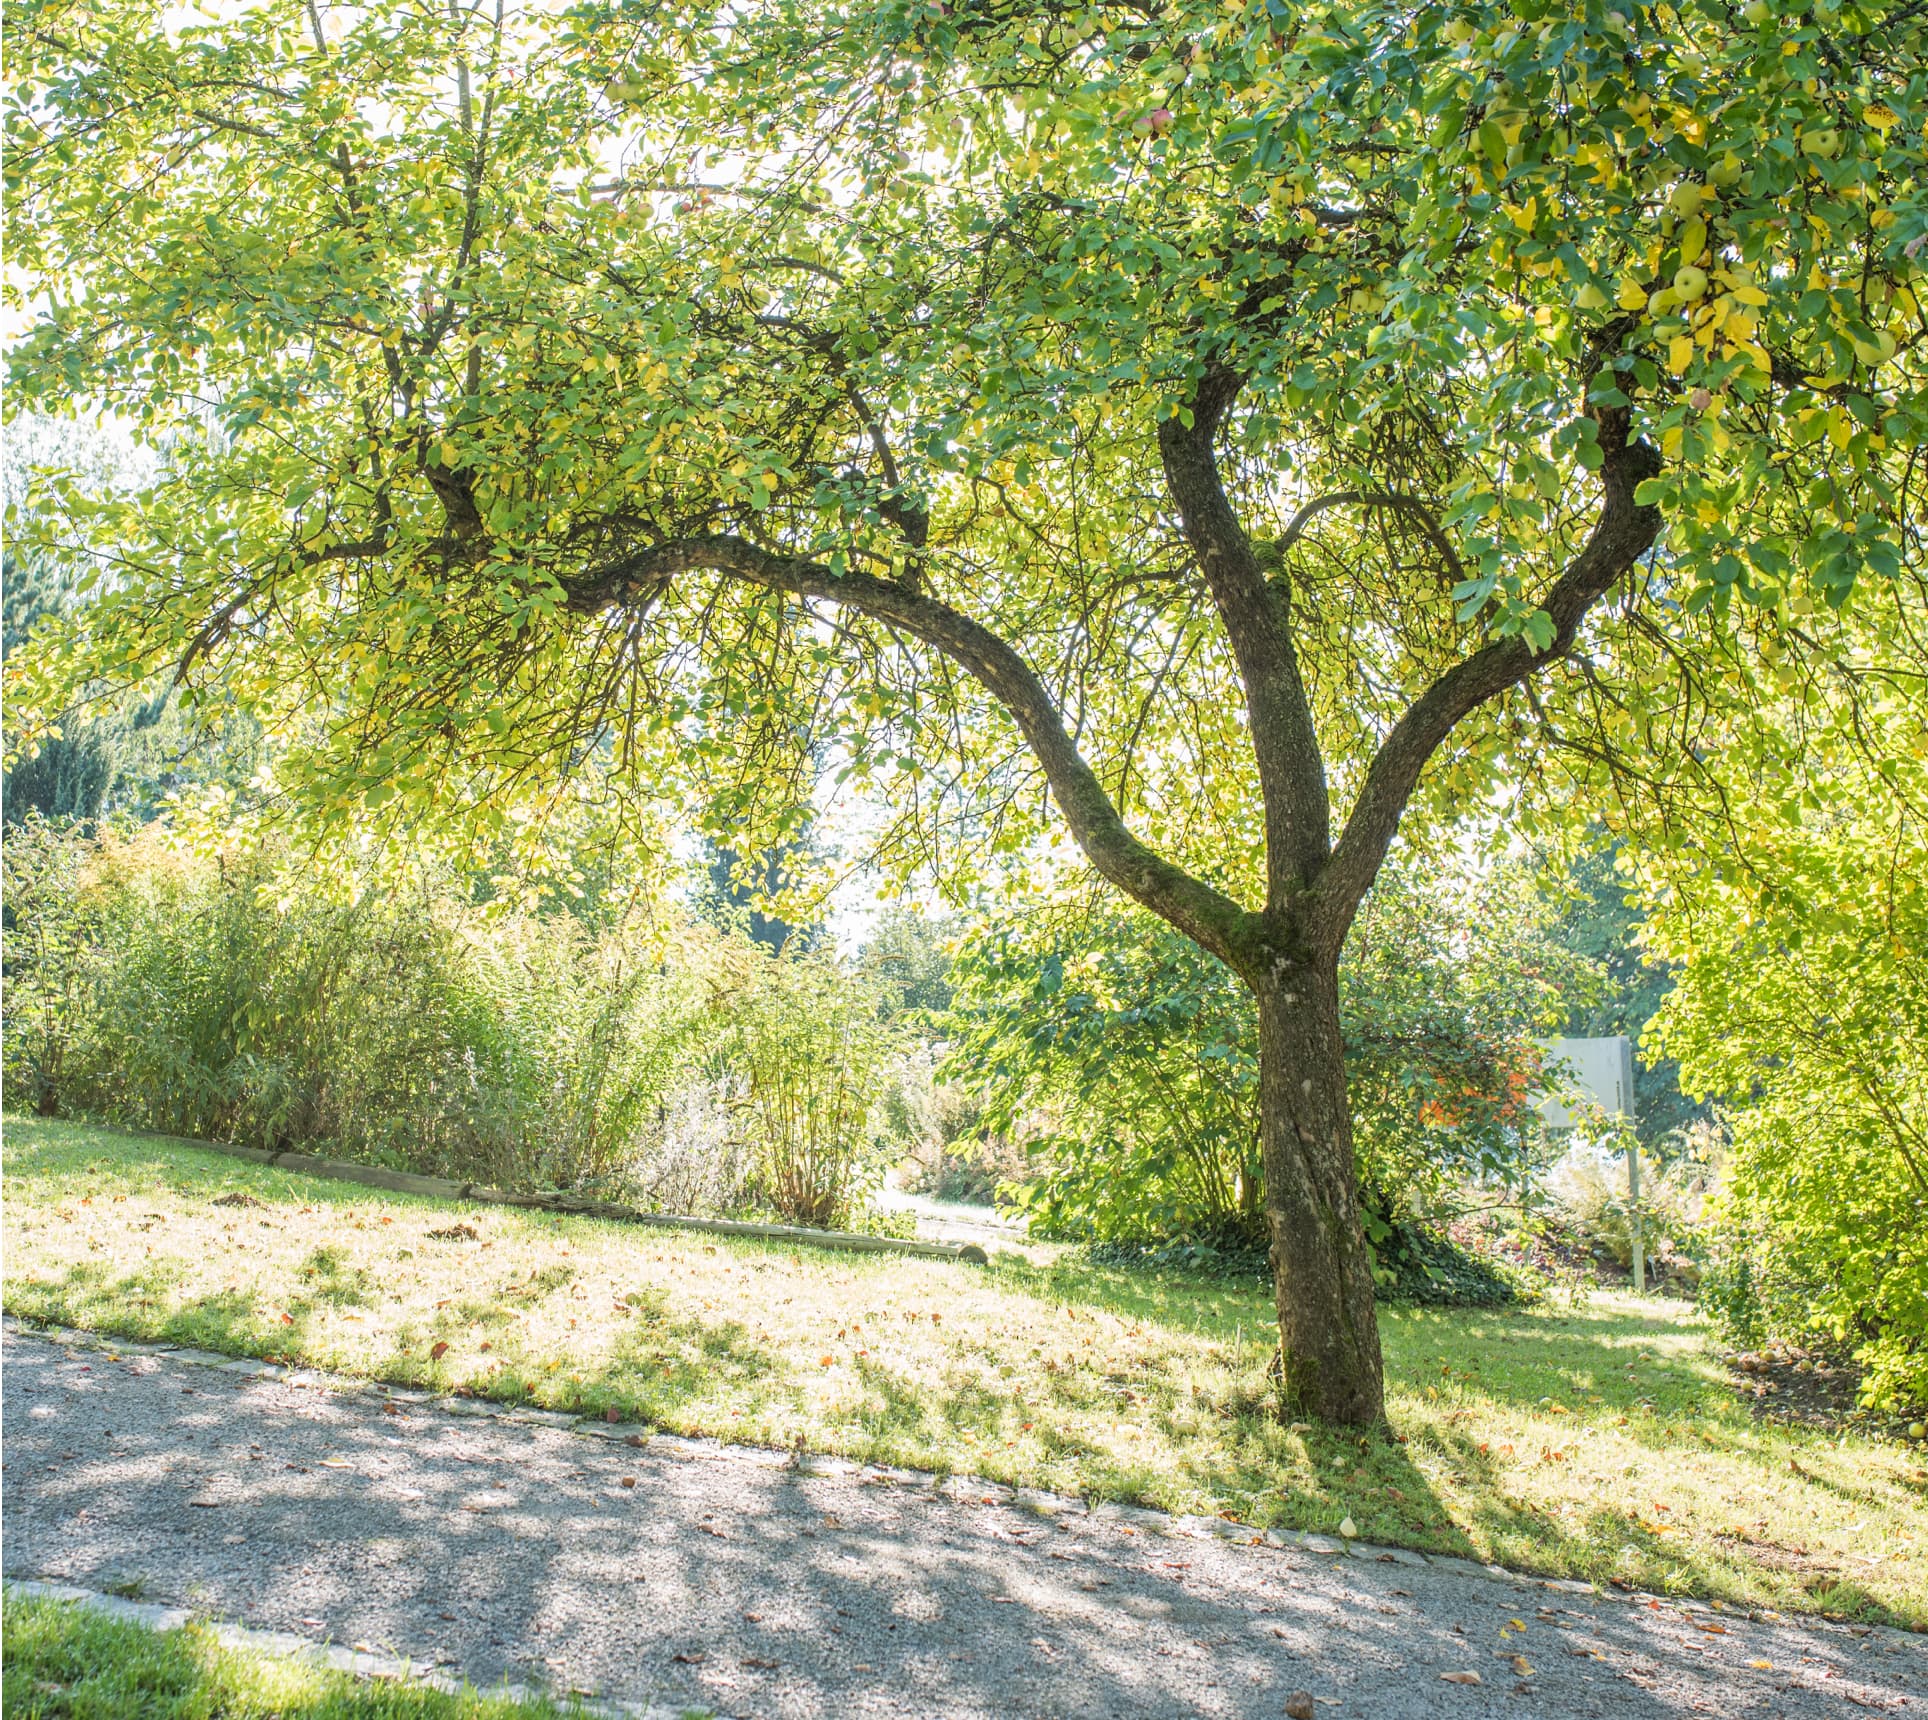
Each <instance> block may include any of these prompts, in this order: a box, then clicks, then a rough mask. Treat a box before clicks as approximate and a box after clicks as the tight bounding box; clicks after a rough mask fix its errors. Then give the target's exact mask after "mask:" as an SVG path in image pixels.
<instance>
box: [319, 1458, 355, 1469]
mask: <svg viewBox="0 0 1928 1720" xmlns="http://www.w3.org/2000/svg"><path fill="white" fill-rule="evenodd" d="M321 1466H322V1468H323V1469H353V1468H354V1467H355V1466H354V1465H353V1464H352V1463H350V1462H349V1461H348V1459H347V1458H345V1457H324V1458H323V1459H322V1460H321Z"/></svg>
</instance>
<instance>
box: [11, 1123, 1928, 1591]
mask: <svg viewBox="0 0 1928 1720" xmlns="http://www.w3.org/2000/svg"><path fill="white" fill-rule="evenodd" d="M4 1168H5V1173H6V1197H7V1198H6V1203H5V1243H6V1264H7V1277H6V1283H5V1305H6V1308H7V1310H8V1311H9V1312H10V1313H13V1314H16V1315H20V1316H22V1317H25V1318H29V1319H37V1320H44V1321H52V1322H60V1323H65V1324H69V1325H74V1326H82V1327H89V1328H92V1329H94V1330H96V1331H100V1332H106V1333H114V1334H118V1335H122V1336H128V1337H141V1338H157V1339H167V1340H170V1341H173V1342H177V1343H182V1344H193V1345H198V1346H200V1347H202V1348H205V1349H211V1350H220V1351H225V1352H228V1353H231V1354H235V1355H250V1356H271V1357H279V1358H285V1359H287V1360H290V1361H295V1362H300V1363H303V1364H306V1365H311V1366H316V1367H322V1368H329V1369H334V1370H337V1371H339V1372H342V1373H345V1374H351V1375H358V1376H362V1377H365V1378H373V1379H381V1380H387V1381H393V1382H398V1383H406V1384H409V1385H416V1386H430V1387H434V1388H436V1389H438V1390H443V1391H460V1392H468V1393H473V1394H475V1395H478V1396H484V1397H490V1398H495V1399H499V1400H502V1401H505V1402H526V1403H534V1404H538V1405H542V1406H545V1407H549V1408H555V1409H567V1410H575V1411H580V1412H582V1413H585V1414H599V1415H600V1414H605V1413H607V1412H610V1411H613V1412H615V1415H616V1417H617V1418H619V1419H623V1420H635V1421H638V1422H644V1423H649V1424H652V1425H654V1426H657V1427H661V1428H665V1429H668V1430H671V1431H674V1432H678V1433H688V1434H712V1435H717V1436H720V1437H723V1438H726V1439H734V1440H742V1441H749V1442H754V1443H759V1444H766V1445H778V1446H793V1445H802V1446H805V1447H808V1448H810V1449H813V1450H818V1451H827V1452H838V1453H843V1454H845V1455H848V1456H851V1457H856V1458H862V1459H866V1460H871V1461H877V1462H885V1463H898V1464H906V1465H912V1466H916V1467H921V1468H929V1469H937V1470H956V1471H970V1472H973V1473H976V1474H979V1475H984V1476H988V1477H991V1478H994V1479H997V1480H1001V1481H1007V1482H1013V1483H1022V1484H1028V1485H1033V1486H1042V1487H1050V1488H1055V1489H1059V1490H1062V1491H1066V1492H1076V1493H1081V1494H1083V1495H1085V1496H1086V1497H1087V1498H1092V1499H1100V1498H1103V1499H1119V1500H1126V1501H1134V1502H1139V1503H1145V1504H1155V1505H1160V1506H1165V1507H1169V1508H1171V1509H1173V1510H1179V1511H1191V1512H1201V1513H1218V1514H1225V1515H1229V1516H1235V1517H1237V1518H1238V1519H1239V1520H1241V1521H1243V1522H1249V1523H1251V1524H1254V1525H1256V1526H1278V1527H1289V1528H1304V1529H1316V1530H1321V1531H1325V1532H1327V1533H1331V1532H1333V1531H1335V1530H1336V1529H1337V1528H1338V1527H1339V1525H1340V1523H1341V1522H1342V1521H1343V1520H1344V1519H1345V1518H1347V1517H1350V1518H1351V1519H1352V1520H1353V1523H1354V1525H1355V1527H1356V1529H1357V1532H1358V1534H1359V1535H1360V1536H1361V1537H1362V1538H1364V1539H1366V1540H1371V1541H1381V1542H1386V1543H1391V1544H1397V1545H1403V1546H1411V1547H1419V1548H1424V1549H1427V1550H1430V1551H1436V1552H1446V1553H1456V1554H1461V1555H1464V1556H1468V1557H1472V1558H1477V1559H1481V1560H1493V1561H1498V1562H1500V1563H1503V1564H1507V1565H1511V1566H1514V1567H1516V1568H1520V1569H1525V1570H1531V1571H1536V1572H1540V1573H1543V1574H1546V1575H1558V1576H1577V1577H1586V1578H1590V1579H1593V1580H1595V1581H1601V1582H1605V1581H1615V1580H1617V1581H1621V1582H1626V1583H1631V1584H1634V1585H1636V1586H1639V1587H1642V1588H1649V1589H1654V1590H1659V1591H1672V1592H1683V1593H1687V1592H1691V1593H1697V1594H1701V1595H1705V1596H1709V1597H1714V1598H1722V1599H1727V1600H1732V1601H1736V1602H1746V1603H1752V1604H1755V1605H1766V1606H1772V1607H1782V1608H1787V1609H1797V1608H1798V1609H1820V1610H1825V1611H1828V1612H1835V1613H1842V1614H1848V1615H1851V1616H1856V1617H1862V1618H1870V1619H1873V1618H1886V1619H1890V1620H1893V1621H1896V1622H1900V1623H1905V1624H1909V1625H1912V1626H1915V1627H1917V1628H1923V1627H1928V1470H1924V1469H1923V1467H1922V1466H1921V1459H1920V1457H1919V1455H1918V1454H1913V1453H1911V1452H1909V1451H1908V1450H1906V1449H1905V1448H1902V1447H1899V1446H1896V1445H1893V1444H1888V1443H1884V1442H1881V1441H1878V1440H1874V1439H1870V1438H1866V1437H1863V1436H1860V1435H1855V1434H1844V1435H1835V1434H1828V1433H1824V1432H1821V1431H1818V1430H1814V1429H1806V1428H1785V1427H1777V1426H1769V1425H1766V1424H1763V1423H1761V1422H1759V1421H1757V1420H1755V1419H1754V1417H1753V1416H1752V1414H1751V1413H1750V1411H1749V1409H1748V1408H1747V1407H1746V1406H1745V1405H1744V1404H1743V1402H1742V1401H1741V1400H1740V1399H1739V1398H1738V1397H1737V1396H1736V1395H1735V1394H1734V1392H1733V1391H1732V1389H1731V1387H1730V1385H1729V1383H1728V1380H1727V1376H1726V1372H1725V1370H1724V1369H1723V1368H1722V1366H1721V1365H1720V1363H1719V1361H1718V1360H1717V1358H1716V1356H1715V1355H1714V1354H1713V1352H1712V1349H1711V1346H1710V1343H1709V1338H1708V1334H1707V1331H1706V1329H1705V1327H1704V1326H1703V1324H1702V1323H1701V1321H1700V1320H1699V1319H1698V1317H1697V1316H1696V1315H1695V1313H1694V1312H1693V1310H1692V1309H1691V1308H1690V1307H1688V1306H1687V1305H1685V1304H1683V1303H1679V1302H1671V1301H1661V1300H1635V1299H1633V1298H1631V1297H1627V1296H1622V1295H1614V1294H1605V1293H1598V1294H1596V1295H1594V1296H1593V1297H1592V1299H1591V1300H1588V1301H1585V1302H1583V1303H1582V1304H1580V1305H1579V1306H1576V1307H1569V1306H1567V1305H1566V1304H1565V1303H1564V1302H1560V1303H1558V1304H1555V1305H1549V1306H1547V1307H1543V1308H1537V1309H1530V1310H1518V1311H1481V1312H1440V1311H1433V1310H1420V1309H1404V1308H1394V1309H1388V1310H1385V1312H1384V1316H1383V1319H1384V1326H1383V1330H1384V1337H1385V1350H1386V1364H1387V1373H1388V1391H1389V1400H1390V1410H1391V1416H1392V1423H1393V1434H1392V1436H1391V1437H1387V1436H1384V1435H1374V1436H1371V1437H1361V1436H1358V1435H1356V1434H1354V1435H1348V1434H1343V1433H1340V1432H1336V1431H1332V1430H1326V1429H1320V1428H1310V1427H1306V1426H1303V1425H1297V1424H1295V1425H1291V1426H1285V1425H1281V1424H1280V1423H1279V1422H1278V1421H1277V1420H1276V1419H1275V1418H1274V1417H1272V1416H1271V1415H1270V1414H1269V1413H1268V1400H1267V1394H1266V1387H1265V1377H1264V1376H1265V1365H1266V1362H1267V1360H1268V1359H1269V1355H1270V1349H1269V1345H1270V1343H1271V1330H1270V1326H1269V1319H1268V1310H1267V1307H1266V1300H1265V1297H1264V1296H1263V1294H1262V1293H1261V1292H1260V1291H1259V1290H1258V1289H1257V1288H1256V1287H1255V1288H1252V1289H1249V1290H1248V1289H1245V1288H1241V1287H1235V1286H1232V1285H1228V1284H1226V1283H1223V1282H1218V1281H1213V1280H1208V1279H1201V1278H1193V1277H1188V1276H1182V1275H1162V1276H1161V1275H1139V1274H1130V1273H1125V1272H1119V1271H1110V1270H1103V1269H1099V1268H1095V1267H1092V1266H1090V1265H1087V1264H1084V1263H1081V1262H1079V1261H1076V1260H1075V1259H1067V1260H1063V1261H1059V1262H1057V1263H1055V1264H1053V1265H1051V1266H1039V1265H1032V1264H1029V1263H1027V1262H1024V1261H1020V1260H1018V1259H1016V1258H1015V1257H1003V1258H1000V1259H996V1260H994V1261H993V1262H992V1264H991V1265H990V1266H988V1267H971V1266H963V1265H953V1264H950V1263H948V1262H937V1261H928V1260H907V1259H902V1258H897V1257H891V1256H874V1255H872V1256H850V1255H842V1254H836V1253H829V1252H822V1251H817V1250H810V1249H805V1250H794V1249H792V1248H790V1247H788V1246H784V1245H774V1244H755V1243H735V1242H725V1241H723V1240H721V1239H717V1238H710V1237H704V1236H700V1235H695V1234H681V1233H676V1232H663V1231H648V1230H641V1229H637V1228H634V1227H627V1226H623V1225H620V1224H615V1223H611V1222H608V1221H603V1220H596V1219H586V1218H563V1217H558V1216H556V1215H553V1214H547V1213H536V1212H525V1211H519V1210H515V1209H509V1208H501V1207H480V1206H464V1205H458V1204H450V1203H440V1202H435V1201H430V1200H425V1199H420V1198H416V1197H411V1196H405V1195H391V1194H384V1193H380V1192H377V1191H374V1190H370V1189H363V1188H360V1187H358V1186H354V1185H349V1184H342V1183H331V1182H322V1181H317V1180H315V1179H313V1178H309V1177H303V1176H299V1175H295V1174H292V1173H289V1172H283V1171H278V1170H273V1169H266V1168H261V1167H257V1166H254V1165H249V1164H245V1163H241V1162H237V1161H235V1160H232V1159H227V1158H222V1157H220V1156H218V1155H215V1154H211V1153H204V1152H199V1151H196V1150H194V1149H193V1148H191V1147H186V1146H183V1145H181V1144H180V1143H177V1142H163V1141H158V1140H152V1139H144V1138H141V1137H137V1136H130V1135H123V1134H118V1133H112V1132H108V1131H104V1130H98V1129H90V1128H87V1127H84V1126H81V1125H76V1124H67V1123H52V1122H42V1121H38V1120H32V1119H9V1120H8V1122H7V1125H6V1147H5V1166H4Z"/></svg>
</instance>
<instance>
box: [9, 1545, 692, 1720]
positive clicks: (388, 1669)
mask: <svg viewBox="0 0 1928 1720" xmlns="http://www.w3.org/2000/svg"><path fill="white" fill-rule="evenodd" d="M5 1587H6V1590H7V1592H8V1593H9V1594H17V1595H25V1596H28V1597H30V1598H32V1599H35V1600H49V1601H67V1602H70V1603H71V1604H73V1605H75V1606H81V1607H85V1608H86V1609H87V1610H88V1611H89V1612H94V1613H100V1614H101V1615H103V1616H104V1617H107V1618H116V1619H122V1620H125V1621H126V1622H127V1623H129V1624H138V1625H145V1626H146V1627H147V1628H148V1629H149V1630H152V1631H174V1630H182V1629H185V1628H186V1627H187V1626H188V1625H190V1624H193V1623H195V1622H196V1621H197V1620H199V1622H201V1623H203V1624H205V1625H206V1626H207V1627H208V1630H209V1631H210V1632H211V1633H212V1635H213V1637H214V1639H215V1641H217V1642H218V1643H220V1645H221V1646H222V1647H223V1648H232V1649H238V1650H241V1651H243V1652H246V1653H255V1654H273V1655H280V1656H283V1657H286V1658H293V1659H299V1660H307V1661H312V1662H315V1663H317V1664H319V1665H322V1666H325V1667H328V1668H331V1669H332V1670H333V1671H336V1672H345V1673H347V1674H348V1675H349V1676H350V1677H351V1678H363V1679H369V1680H371V1681H372V1680H377V1679H379V1680H382V1681H384V1682H392V1683H407V1684H423V1685H428V1686H430V1687H432V1688H433V1689H436V1690H445V1691H447V1692H448V1693H449V1694H450V1695H451V1696H460V1695H462V1694H464V1693H465V1692H473V1693H474V1694H476V1695H479V1696H493V1697H507V1698H508V1699H509V1700H510V1701H511V1702H537V1701H548V1702H553V1703H556V1704H557V1705H558V1706H560V1707H565V1708H566V1707H568V1705H569V1704H570V1703H572V1702H573V1703H575V1704H576V1705H577V1706H578V1707H579V1708H580V1709H581V1710H582V1712H583V1713H585V1714H593V1715H599V1716H605V1717H606V1720H690V1716H691V1715H692V1714H701V1713H704V1712H706V1710H703V1709H691V1708H689V1707H687V1706H683V1707H676V1708H665V1707H663V1706H662V1705H661V1704H660V1703H650V1704H648V1705H646V1706H645V1705H642V1704H639V1703H635V1702H622V1701H616V1700H611V1699H609V1698H597V1697H592V1696H569V1695H558V1694H556V1693H554V1692H552V1691H547V1690H537V1689H536V1688H534V1687H533V1686H532V1685H527V1684H513V1683H509V1682H507V1681H504V1682H503V1683H501V1684H497V1685H491V1686H490V1687H489V1688H488V1689H486V1690H484V1689H481V1688H480V1687H478V1686H476V1685H471V1684H467V1683H464V1682H463V1681H462V1680H461V1679H459V1678H451V1677H450V1676H449V1675H448V1674H447V1673H445V1672H440V1671H438V1670H436V1668H435V1667H433V1666H429V1665H418V1664H416V1663H415V1662H414V1661H411V1660H407V1659H404V1658H402V1657H401V1656H398V1655H393V1654H388V1653H386V1652H384V1651H383V1650H381V1649H373V1648H343V1647H341V1646H340V1645H339V1644H338V1643H331V1642H315V1641H313V1640H312V1639H311V1638H308V1637H305V1636H296V1635H294V1634H293V1633H292V1632H289V1631H280V1630H250V1629H249V1628H248V1627H247V1626H246V1625H239V1624H223V1623H221V1621H220V1620H218V1619H215V1618H206V1617H202V1616H201V1615H199V1614H197V1613H195V1612H193V1611H192V1610H191V1609H189V1608H187V1607H171V1606H165V1605H163V1604H162V1603H160V1602H158V1601H130V1600H125V1599H123V1598H122V1597H121V1596H119V1595H104V1594H101V1593H99V1592H98V1591H96V1590H94V1589H83V1588H76V1587H75V1586H74V1585H73V1584H72V1583H54V1582H45V1581H42V1580H40V1579H39V1578H35V1577H8V1578H6V1579H5Z"/></svg>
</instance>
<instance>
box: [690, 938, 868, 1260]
mask: <svg viewBox="0 0 1928 1720" xmlns="http://www.w3.org/2000/svg"><path fill="white" fill-rule="evenodd" d="M734 954H735V960H734V961H733V962H732V964H731V968H732V971H731V979H730V982H729V987H728V990H727V994H726V997H725V1000H724V1002H723V1004H722V1008H721V1017H722V1021H723V1024H724V1028H723V1033H722V1035H721V1037H720V1038H719V1039H718V1040H717V1042H716V1045H715V1049H714V1051H713V1053H712V1055H713V1057H714V1060H715V1067H716V1069H717V1072H718V1074H719V1075H720V1076H721V1077H722V1078H723V1079H725V1080H726V1081H728V1082H729V1083H731V1085H732V1087H733V1089H734V1091H735V1093H736V1107H737V1111H738V1115H739V1118H740V1128H741V1132H743V1133H744V1134H746V1135H747V1137H748V1142H749V1149H750V1155H751V1165H752V1170H751V1174H750V1192H751V1194H752V1196H753V1197H754V1198H756V1199H757V1200H759V1201H761V1202H762V1203H763V1204H765V1205H767V1206H768V1207H770V1208H771V1209H772V1210H774V1211H775V1212H776V1213H777V1214H779V1215H780V1216H781V1217H782V1218H784V1219H785V1220H787V1221H788V1222H790V1223H792V1224H812V1225H831V1226H834V1225H840V1224H843V1223H846V1222H847V1221H848V1220H849V1219H850V1217H851V1215H852V1212H853V1209H854V1208H855V1207H856V1206H857V1205H858V1204H859V1199H860V1196H861V1195H862V1194H863V1192H864V1188H865V1184H866V1182H867V1181H868V1180H869V1179H870V1178H871V1177H872V1176H874V1175H876V1174H877V1173H879V1172H881V1170H882V1169H883V1163H884V1159H885V1157H886V1156H887V1152H888V1148H887V1144H886V1140H885V1137H884V1134H883V1132H882V1130H881V1129H880V1126H879V1125H880V1117H879V1114H878V1113H879V1106H880V1101H881V1100H882V1099H883V1096H884V1089H885V1084H886V1078H887V1075H888V1073H889V1070H890V1068H891V1066H892V1065H893V1064H895V1063H896V1062H897V1061H899V1059H900V1058H901V1056H902V1054H903V1051H904V1046H903V1043H902V1040H901V1038H900V1035H899V1033H898V1030H897V1029H896V1028H895V1027H894V1026H893V1025H892V1024H891V1023H890V1022H889V1021H887V1020H886V1019H885V1018H884V1010H883V1007H882V1004H883V999H882V997H881V995H880V994H879V992H878V990H877V989H876V988H875V987H874V986H873V985H871V984H870V983H869V982H868V981H867V980H866V979H865V978H864V977H863V975H861V974H859V973H854V972H852V971H851V970H850V969H849V968H848V967H847V966H846V965H845V964H844V963H842V962H840V961H839V960H838V959H837V958H836V957H835V956H834V955H833V954H831V953H829V952H825V951H805V952H802V953H798V954H790V953H788V952H783V953H764V952H763V951H761V949H760V948H759V947H757V946H750V947H749V948H747V949H741V950H738V951H736V952H734Z"/></svg>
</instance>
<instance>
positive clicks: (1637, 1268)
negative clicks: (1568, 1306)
mask: <svg viewBox="0 0 1928 1720" xmlns="http://www.w3.org/2000/svg"><path fill="white" fill-rule="evenodd" d="M1627 1228H1628V1231H1629V1233H1630V1234H1631V1236H1632V1239H1633V1290H1634V1294H1635V1295H1636V1296H1638V1295H1640V1294H1642V1293H1643V1292H1644V1291H1645V1290H1646V1288H1647V1254H1646V1249H1645V1247H1644V1239H1643V1238H1642V1236H1641V1234H1640V1142H1639V1141H1638V1140H1637V1139H1636V1140H1631V1141H1629V1142H1628V1143H1627Z"/></svg>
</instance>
